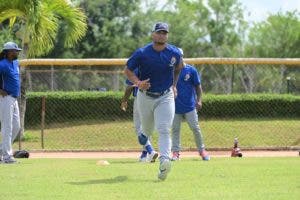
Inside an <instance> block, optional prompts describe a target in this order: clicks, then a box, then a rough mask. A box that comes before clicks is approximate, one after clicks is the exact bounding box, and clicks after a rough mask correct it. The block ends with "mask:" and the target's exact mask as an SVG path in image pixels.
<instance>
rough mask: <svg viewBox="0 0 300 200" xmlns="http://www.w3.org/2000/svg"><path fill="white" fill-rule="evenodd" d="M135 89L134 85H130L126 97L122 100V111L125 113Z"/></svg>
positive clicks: (125, 93) (126, 90)
mask: <svg viewBox="0 0 300 200" xmlns="http://www.w3.org/2000/svg"><path fill="white" fill-rule="evenodd" d="M133 87H134V86H133V85H128V86H127V87H126V89H125V92H124V95H123V97H122V100H121V109H122V110H123V111H126V109H127V102H128V99H129V97H130V95H131V93H132V90H133Z"/></svg>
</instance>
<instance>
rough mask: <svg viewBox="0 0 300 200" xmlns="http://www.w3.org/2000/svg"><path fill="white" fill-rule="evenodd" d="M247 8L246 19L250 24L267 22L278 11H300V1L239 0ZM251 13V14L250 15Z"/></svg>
mask: <svg viewBox="0 0 300 200" xmlns="http://www.w3.org/2000/svg"><path fill="white" fill-rule="evenodd" d="M239 2H241V3H242V5H243V7H245V10H246V12H245V15H244V16H245V19H246V20H247V21H249V22H258V21H262V20H265V19H266V18H267V17H268V15H269V14H275V13H277V12H278V11H283V12H286V11H293V10H298V11H300V0H239ZM249 12H250V14H248V13H249Z"/></svg>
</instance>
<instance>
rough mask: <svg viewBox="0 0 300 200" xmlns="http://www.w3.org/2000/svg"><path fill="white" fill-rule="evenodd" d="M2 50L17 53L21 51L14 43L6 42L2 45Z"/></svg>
mask: <svg viewBox="0 0 300 200" xmlns="http://www.w3.org/2000/svg"><path fill="white" fill-rule="evenodd" d="M2 50H17V51H21V50H22V49H21V48H19V47H18V45H17V44H16V43H14V42H6V43H5V44H4V45H3V49H2Z"/></svg>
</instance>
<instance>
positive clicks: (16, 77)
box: [0, 58, 20, 97]
mask: <svg viewBox="0 0 300 200" xmlns="http://www.w3.org/2000/svg"><path fill="white" fill-rule="evenodd" d="M0 89H2V90H4V91H5V92H7V94H8V95H11V96H13V97H18V96H20V73H19V63H18V61H17V60H14V61H12V62H10V61H9V60H7V59H6V58H4V59H2V60H0Z"/></svg>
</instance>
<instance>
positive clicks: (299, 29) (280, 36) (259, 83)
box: [247, 11, 300, 92]
mask: <svg viewBox="0 0 300 200" xmlns="http://www.w3.org/2000/svg"><path fill="white" fill-rule="evenodd" d="M299 16H300V12H299V11H293V12H286V13H282V12H278V13H277V14H274V15H270V16H269V17H268V18H267V20H266V21H263V22H259V23H256V24H255V25H254V27H252V28H251V29H250V31H249V41H248V44H247V55H248V56H250V57H267V58H299V57H300V48H299V46H300V18H299ZM253 70H255V69H254V68H253V69H252V71H253ZM266 71H267V73H266ZM287 76H290V77H292V78H296V77H299V76H300V71H299V68H287V67H285V66H283V65H282V66H280V67H272V68H267V69H265V70H264V72H263V71H262V70H258V71H256V72H255V77H256V78H257V79H256V80H254V81H253V83H254V84H255V85H253V86H254V87H257V88H260V87H264V88H269V90H270V91H271V92H285V90H286V77H287ZM266 77H268V78H266ZM248 87H249V86H248Z"/></svg>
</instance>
